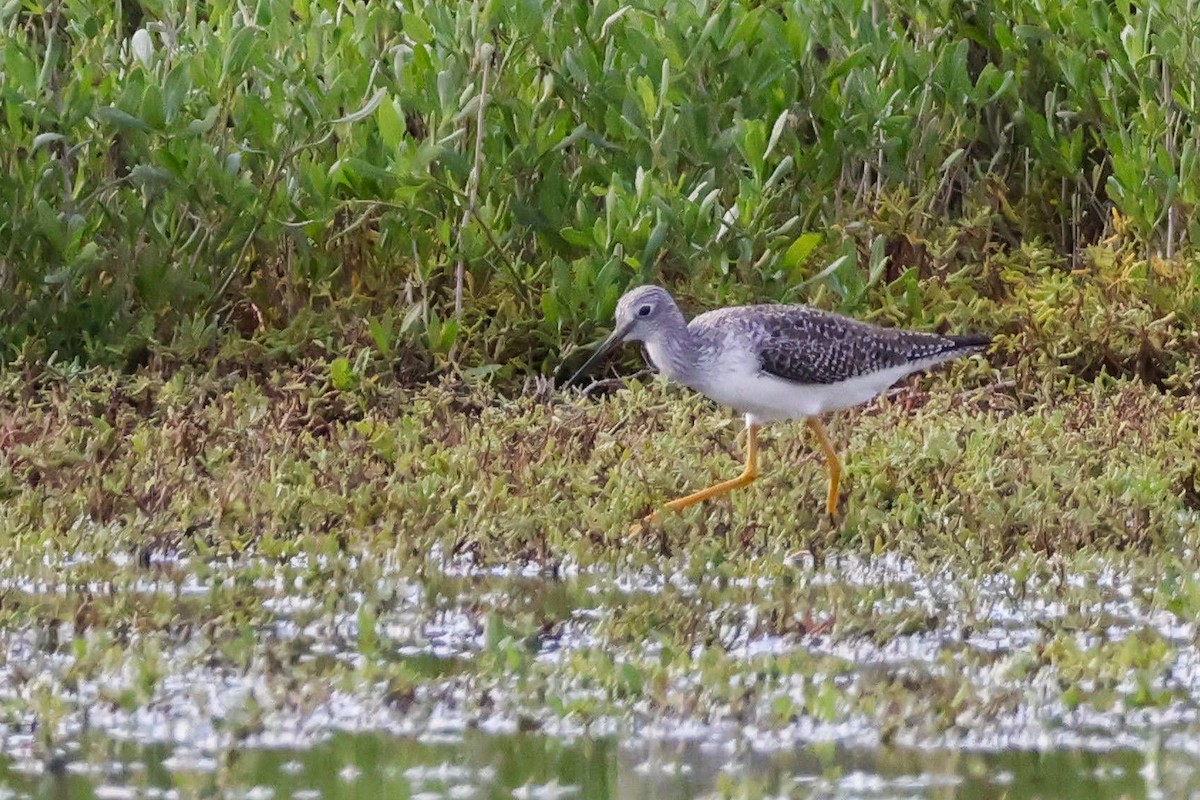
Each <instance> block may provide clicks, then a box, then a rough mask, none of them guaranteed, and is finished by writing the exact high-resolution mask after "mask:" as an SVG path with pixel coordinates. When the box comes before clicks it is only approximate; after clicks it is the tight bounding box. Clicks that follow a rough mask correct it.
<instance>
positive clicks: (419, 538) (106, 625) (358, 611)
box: [0, 359, 1200, 797]
mask: <svg viewBox="0 0 1200 800" xmlns="http://www.w3.org/2000/svg"><path fill="white" fill-rule="evenodd" d="M368 366H369V365H368ZM986 369H987V368H986V367H985V366H984V364H983V362H982V361H981V360H978V359H973V360H966V361H963V362H961V363H959V364H956V365H955V366H954V368H953V369H952V370H950V371H948V372H946V373H944V374H942V375H939V376H938V377H937V378H931V379H929V381H928V383H929V384H933V387H929V386H928V384H918V385H917V386H914V387H911V388H908V389H904V390H902V391H900V392H899V393H897V394H895V395H894V396H893V397H892V398H891V399H890V400H886V401H883V402H881V403H878V404H876V405H874V406H872V407H870V408H867V409H864V410H862V411H858V412H854V413H849V414H846V415H843V416H842V417H840V418H839V419H838V420H837V421H836V422H835V423H834V425H833V433H834V436H835V439H836V441H837V442H838V443H839V444H840V445H842V446H844V447H845V449H846V451H847V468H848V473H847V487H848V490H849V498H848V500H849V509H848V512H847V515H846V519H845V522H844V524H843V525H841V526H840V527H837V528H835V527H833V526H831V525H830V524H829V523H828V521H826V520H825V519H823V513H822V507H823V499H824V481H825V475H824V469H823V465H822V460H821V457H820V455H819V453H818V452H817V450H816V448H815V447H814V446H813V443H812V442H810V441H808V440H807V438H806V431H805V429H804V426H803V425H800V424H796V425H776V426H772V427H770V428H769V429H767V431H766V433H765V434H764V458H763V465H764V469H765V472H764V476H763V477H762V478H761V479H760V480H759V481H758V482H757V483H756V484H754V485H753V486H751V487H749V488H748V489H745V490H743V491H741V492H738V493H735V494H734V495H732V497H731V498H729V499H727V500H723V501H717V502H714V503H712V504H710V505H708V506H707V507H706V508H705V509H703V511H701V510H692V511H689V512H688V513H687V514H684V515H682V516H679V517H672V518H669V519H668V520H666V521H664V523H663V524H662V525H660V526H658V527H656V528H655V529H653V530H652V531H649V532H648V534H647V535H645V536H642V537H640V538H633V537H630V536H628V535H626V534H625V530H626V528H627V525H628V523H629V521H630V520H631V519H634V518H636V516H637V515H639V514H641V513H643V512H644V511H646V510H647V509H648V508H650V507H651V506H652V505H653V504H656V503H658V502H661V501H662V500H663V499H665V498H667V497H669V496H671V495H673V494H675V493H677V492H681V491H685V490H689V489H694V488H696V487H697V486H700V485H703V484H705V483H707V482H708V481H709V480H711V479H712V478H714V477H717V476H722V475H728V474H731V473H733V472H734V471H736V470H737V469H738V466H739V453H738V452H737V450H736V442H735V435H736V430H737V427H738V425H737V423H736V420H733V419H730V415H728V414H726V413H724V412H722V411H719V410H716V409H713V408H712V407H711V406H710V405H709V404H708V403H707V402H706V401H703V400H701V399H698V398H697V397H696V396H695V395H691V394H684V393H682V392H680V391H678V390H676V389H672V388H669V387H668V386H667V385H666V384H665V383H663V382H660V381H654V382H652V383H649V384H646V385H638V384H633V385H631V386H630V387H629V389H628V390H626V391H621V392H617V393H614V394H612V395H611V396H608V397H605V398H603V399H602V400H600V401H599V402H589V401H585V400H583V399H581V398H579V397H575V398H573V399H570V400H564V399H562V398H561V397H553V396H551V395H550V394H549V393H548V392H546V391H545V390H544V389H545V387H540V388H538V389H536V390H533V391H531V392H530V393H528V394H522V395H520V396H519V397H515V398H504V397H502V396H500V395H498V394H497V393H496V392H495V390H494V389H492V388H487V387H485V386H482V385H480V386H471V385H462V384H457V383H453V382H445V383H443V384H442V385H439V386H425V387H421V388H417V389H413V388H409V387H407V386H406V385H404V384H402V383H398V382H397V379H396V377H395V376H394V375H393V374H392V373H390V372H385V373H379V372H373V371H370V370H369V369H362V368H360V367H358V366H356V365H354V364H349V365H345V366H342V367H337V368H335V367H334V366H333V363H332V362H326V361H309V362H305V363H304V364H302V365H299V366H297V367H296V368H295V369H294V370H290V371H277V372H272V373H269V374H252V375H247V374H245V373H244V372H241V371H240V370H239V369H238V368H237V367H236V366H235V365H224V366H223V367H222V368H220V369H215V370H213V371H212V372H207V373H201V372H197V371H193V370H190V369H188V368H183V369H179V370H174V371H172V373H171V374H170V375H164V374H159V373H156V372H153V371H149V370H143V371H140V372H139V373H138V374H137V375H134V376H125V377H121V376H117V375H116V374H115V372H114V371H112V370H107V369H95V370H92V371H78V370H73V369H71V368H62V369H60V368H56V367H49V368H47V367H41V366H36V365H25V364H18V365H16V368H15V369H13V370H12V371H10V373H9V374H8V375H6V376H4V377H3V378H0V500H2V502H0V531H4V532H5V533H6V537H7V538H6V541H7V542H8V543H9V545H8V546H7V547H6V548H5V550H4V553H3V556H2V558H0V566H2V571H3V574H4V575H5V576H6V581H7V583H6V584H5V587H4V594H3V604H0V646H2V647H3V651H4V652H9V653H17V652H19V653H21V654H22V655H21V656H20V657H19V658H10V660H9V661H8V662H6V663H4V664H0V674H2V675H3V676H4V678H5V680H6V681H7V682H8V685H10V686H11V687H12V689H11V691H10V692H8V693H6V694H4V695H3V696H2V697H0V740H2V738H3V736H4V735H5V731H6V730H30V729H31V727H32V729H36V731H37V737H36V741H35V743H34V745H33V753H34V755H35V756H36V757H39V758H45V757H47V756H48V755H49V754H51V753H53V752H55V748H56V747H58V746H60V745H61V744H62V742H63V740H64V739H67V740H69V739H70V738H71V737H72V736H73V734H72V733H71V732H72V731H75V730H78V728H79V725H80V724H81V720H82V719H87V720H88V722H87V723H86V724H87V725H88V726H89V727H95V728H97V729H99V730H101V731H104V730H110V729H112V730H118V731H119V730H123V725H126V724H127V723H125V722H124V720H127V719H129V718H130V715H134V714H141V715H147V716H141V717H138V719H139V720H141V721H142V724H145V721H146V720H149V719H154V718H156V717H155V716H154V715H155V714H162V715H164V716H166V717H167V718H169V719H171V720H172V724H178V725H180V726H182V727H181V728H180V729H181V730H201V731H202V730H206V729H207V726H209V725H213V726H215V729H216V731H217V732H218V734H219V735H220V737H222V738H220V740H219V741H220V742H221V745H220V748H219V751H218V753H219V755H220V757H221V758H222V759H228V760H229V763H230V765H231V766H230V769H234V768H235V767H236V764H237V763H238V762H237V761H236V758H235V753H236V751H238V750H239V749H241V744H240V743H241V742H243V741H248V742H254V741H255V737H256V736H258V735H259V734H260V733H264V732H265V733H264V735H267V734H269V735H268V739H269V738H270V735H295V734H294V732H295V731H297V730H309V731H310V733H312V734H313V735H315V734H317V733H318V732H320V731H322V730H324V728H322V727H321V725H323V724H327V723H322V722H321V720H327V721H328V720H332V719H337V720H338V723H337V724H338V725H339V726H342V725H344V726H348V727H350V728H351V729H358V728H361V729H365V730H378V729H379V728H380V726H384V725H390V724H395V725H397V726H400V729H404V730H416V731H423V730H424V727H423V726H425V725H427V724H431V723H429V720H430V719H431V717H432V716H433V715H436V716H437V718H438V719H439V720H443V724H444V720H446V719H447V718H449V719H453V720H459V721H460V722H459V723H457V724H461V725H464V726H467V727H470V726H473V725H475V724H480V723H481V721H486V720H492V719H493V718H494V717H498V718H500V719H502V720H509V721H510V723H511V724H512V725H515V726H517V727H518V729H520V730H524V731H545V732H547V733H548V734H550V735H551V736H559V735H561V733H562V732H563V731H573V732H575V733H582V732H587V731H591V730H593V728H592V727H591V726H593V725H596V726H599V729H600V730H610V729H611V728H609V727H606V726H608V725H611V724H613V723H615V724H617V725H619V726H621V728H620V729H621V730H622V731H625V732H629V731H636V730H640V729H641V728H640V726H645V725H651V726H654V725H665V726H668V727H670V726H675V725H680V724H686V725H717V726H719V725H736V726H738V729H739V730H742V731H744V733H743V734H741V735H744V736H748V737H751V738H753V737H764V739H763V740H764V741H768V742H770V741H774V742H778V741H790V739H787V738H786V737H793V736H800V740H801V741H806V740H805V739H804V737H805V736H807V735H809V734H805V733H803V732H804V731H810V732H811V731H814V730H815V731H822V730H827V729H829V730H832V729H836V730H839V731H843V734H839V735H850V734H848V733H845V732H853V735H860V734H861V735H865V736H868V737H874V738H873V739H872V740H875V739H877V740H878V741H880V742H882V743H883V744H885V745H887V744H896V745H899V746H904V745H909V746H911V745H915V744H918V743H921V742H930V741H937V740H938V737H950V739H949V740H950V741H956V740H963V741H980V742H984V743H985V744H984V746H985V749H993V748H997V747H1030V746H1032V745H1031V742H1034V741H1037V742H1039V744H1038V747H1042V746H1043V745H1042V744H1040V742H1041V741H1042V740H1041V739H1039V738H1038V737H1040V736H1043V735H1045V734H1044V730H1045V729H1056V730H1057V731H1058V734H1056V735H1062V736H1065V737H1067V741H1070V738H1069V737H1070V736H1073V735H1075V733H1076V732H1078V731H1091V730H1111V729H1114V727H1116V728H1119V729H1120V730H1122V731H1134V732H1137V731H1145V730H1157V729H1158V728H1159V727H1160V726H1159V721H1160V720H1161V721H1163V722H1162V726H1161V727H1162V729H1163V730H1166V727H1165V726H1167V725H1175V724H1176V721H1178V722H1179V726H1181V727H1178V728H1172V730H1174V729H1178V730H1180V731H1181V735H1182V736H1183V737H1184V738H1183V741H1186V742H1191V741H1193V740H1194V734H1195V724H1194V723H1189V722H1187V720H1190V719H1192V717H1191V716H1189V715H1188V713H1187V709H1188V708H1191V707H1193V705H1194V703H1195V702H1197V699H1198V697H1197V688H1196V684H1195V682H1194V681H1193V680H1192V678H1191V677H1189V676H1191V675H1192V674H1193V673H1192V672H1191V670H1192V669H1193V665H1194V664H1195V663H1197V659H1198V658H1200V652H1198V651H1197V647H1196V638H1195V636H1194V633H1192V631H1194V624H1195V623H1194V621H1195V619H1196V618H1197V615H1198V614H1200V580H1198V579H1197V577H1196V576H1195V573H1194V567H1193V566H1192V564H1191V561H1192V560H1193V559H1194V555H1192V554H1194V553H1195V552H1197V551H1198V549H1200V494H1198V491H1197V490H1198V488H1200V481H1198V479H1200V475H1198V474H1197V471H1196V470H1197V467H1196V458H1195V449H1196V441H1197V439H1198V433H1200V431H1198V428H1200V400H1198V398H1197V397H1196V396H1195V395H1172V394H1167V393H1163V392H1161V391H1159V390H1157V389H1156V388H1154V387H1151V386H1148V385H1146V384H1145V383H1144V382H1141V381H1137V380H1121V381H1113V382H1108V381H1103V380H1102V381H1098V382H1096V383H1092V384H1086V385H1084V386H1082V387H1080V388H1078V389H1076V390H1070V391H1059V392H1058V393H1057V394H1056V395H1054V396H1053V397H1051V398H1050V399H1048V400H1047V401H1036V402H1025V401H1023V400H1021V397H1023V396H1033V395H1035V394H1037V393H1038V392H1039V391H1043V390H1045V391H1049V390H1050V387H1052V385H1053V384H1052V383H1048V384H1046V386H1045V387H1037V386H1032V385H1026V384H1020V385H1018V386H1012V387H1009V386H1000V387H999V388H996V387H995V386H994V385H993V384H992V383H991V382H990V381H987V380H984V379H986V378H987V375H986V374H984V373H985V372H986ZM338 383H341V384H342V388H338V387H337V386H336V384H338ZM934 387H935V388H936V391H928V392H927V391H926V388H934ZM810 554H813V555H816V556H817V559H816V563H813V561H814V560H813V559H812V558H810ZM530 567H532V568H533V569H532V570H530V569H529V568H530ZM435 645H436V647H435ZM13 648H20V649H16V650H14V649H13ZM217 676H220V677H217ZM230 681H232V682H233V685H232V686H231V685H230V683H229V682H230ZM239 681H240V682H244V684H245V685H248V686H253V687H254V688H253V692H252V693H251V694H252V696H253V702H245V701H243V700H242V699H240V698H241V695H240V694H239V693H238V691H236V690H235V688H236V686H241V685H243V684H242V683H239ZM210 684H213V685H218V684H219V685H222V686H226V687H227V688H228V690H229V694H228V695H219V696H226V697H229V698H231V699H230V700H229V701H228V702H229V703H230V704H231V705H230V706H229V707H228V708H225V707H223V706H222V705H220V703H219V702H217V705H215V706H214V705H213V702H216V701H214V700H211V699H206V698H209V697H210V696H209V695H208V694H201V695H195V694H194V693H193V691H194V690H193V689H192V688H191V687H193V686H207V685H210ZM347 698H351V699H352V701H353V702H352V703H349V704H348V705H346V704H347V703H348V701H347ZM339 705H346V707H347V708H348V709H350V710H348V711H342V712H339V713H333V712H332V711H331V709H333V708H335V707H338V706H339ZM296 720H305V721H308V720H312V721H313V722H311V724H312V725H313V726H314V727H313V728H312V729H309V728H308V727H307V725H308V724H310V723H309V722H305V723H304V724H301V723H298V722H296ZM35 723H36V724H35ZM1092 725H1094V726H1095V727H1094V728H1092V727H1089V726H1092ZM189 726H191V727H189ZM405 726H407V727H405ZM1044 726H1046V727H1045V728H1044ZM725 730H727V729H725ZM781 737H784V738H782V739H781ZM989 737H991V738H989ZM996 737H1000V738H996ZM1004 737H1011V738H1004ZM818 738H822V737H821V736H818ZM196 746H197V745H195V744H194V743H192V742H184V743H183V744H182V745H181V747H182V748H183V750H184V751H185V752H187V751H188V748H191V747H196ZM814 750H816V751H817V752H818V753H819V752H820V751H819V748H815V747H814ZM880 752H890V751H888V750H886V749H885V750H882V751H880ZM97 757H98V758H100V759H101V760H103V758H104V755H103V751H100V755H98V756H97ZM222 763H224V762H222ZM829 768H830V769H833V768H834V767H833V762H832V761H831V762H830V767H829ZM735 777H736V776H730V777H728V778H727V779H726V778H722V780H723V781H725V783H726V785H727V787H736V786H740V785H741V783H740V782H739V781H740V780H741V779H740V778H739V779H738V780H735V779H734V778H735ZM751 777H753V776H751ZM764 791H765V790H764ZM728 792H730V793H732V794H731V795H730V796H749V797H754V796H761V795H760V794H759V793H755V792H750V793H749V794H746V793H745V792H744V791H742V792H734V791H733V789H732V788H728ZM601 796H602V795H601Z"/></svg>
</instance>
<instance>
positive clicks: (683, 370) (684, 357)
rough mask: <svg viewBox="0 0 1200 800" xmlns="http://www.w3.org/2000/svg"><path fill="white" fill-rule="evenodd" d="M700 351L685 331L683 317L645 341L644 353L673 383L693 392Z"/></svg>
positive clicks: (673, 320)
mask: <svg viewBox="0 0 1200 800" xmlns="http://www.w3.org/2000/svg"><path fill="white" fill-rule="evenodd" d="M700 349H701V348H700V347H699V346H698V342H697V341H696V337H695V334H694V332H693V331H691V330H689V329H688V325H687V321H686V320H685V319H684V318H683V314H679V315H678V317H677V318H673V319H671V321H670V322H669V323H667V324H664V325H663V326H662V327H660V328H659V329H658V331H657V335H656V336H654V337H653V338H651V339H648V340H646V351H647V353H648V354H649V355H650V360H651V361H653V362H654V366H655V368H657V369H658V371H659V372H661V373H662V374H664V375H666V376H667V377H668V378H670V379H671V380H673V381H678V382H679V383H682V384H684V385H686V386H691V387H692V388H696V387H695V386H694V384H695V380H694V378H695V376H696V374H697V367H698V365H699V361H700V356H701V353H700Z"/></svg>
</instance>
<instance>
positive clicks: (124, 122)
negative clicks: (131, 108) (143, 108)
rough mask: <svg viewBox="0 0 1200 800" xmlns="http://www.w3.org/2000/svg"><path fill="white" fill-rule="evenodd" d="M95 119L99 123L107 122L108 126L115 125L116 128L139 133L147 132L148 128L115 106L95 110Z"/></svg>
mask: <svg viewBox="0 0 1200 800" xmlns="http://www.w3.org/2000/svg"><path fill="white" fill-rule="evenodd" d="M96 118H97V119H98V120H100V121H101V122H107V123H109V124H110V125H116V126H117V127H118V128H132V129H134V130H139V131H148V130H150V126H149V125H147V124H146V123H145V122H143V121H142V120H140V119H138V118H137V117H135V116H134V115H133V114H130V113H129V112H128V111H122V110H121V109H119V108H117V107H116V106H104V107H102V108H97V109H96Z"/></svg>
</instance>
